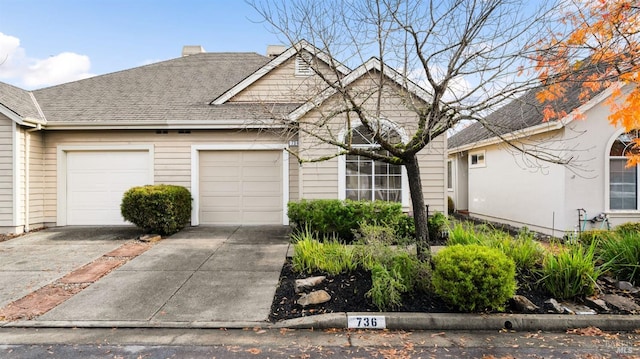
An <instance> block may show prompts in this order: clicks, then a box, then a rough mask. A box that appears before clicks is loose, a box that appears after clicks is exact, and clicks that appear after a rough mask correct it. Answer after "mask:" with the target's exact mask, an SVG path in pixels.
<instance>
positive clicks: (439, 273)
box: [431, 244, 516, 312]
mask: <svg viewBox="0 0 640 359" xmlns="http://www.w3.org/2000/svg"><path fill="white" fill-rule="evenodd" d="M433 262H434V266H435V268H434V271H433V274H432V277H431V278H432V285H433V288H434V291H435V293H436V294H438V295H439V296H440V297H442V299H443V300H444V301H445V302H446V303H448V304H449V305H450V306H453V307H455V308H457V309H458V310H460V311H464V312H472V311H484V310H486V309H498V310H501V309H503V308H504V304H505V303H506V301H507V300H508V299H510V298H511V297H513V296H514V294H515V291H516V279H515V275H516V274H515V264H514V263H513V260H511V259H510V258H509V257H507V256H506V255H505V254H504V253H502V252H500V251H499V250H497V249H495V248H489V247H486V246H481V245H477V244H470V245H454V246H449V247H446V248H444V249H443V250H441V251H440V252H438V253H437V254H436V255H435V256H434V257H433Z"/></svg>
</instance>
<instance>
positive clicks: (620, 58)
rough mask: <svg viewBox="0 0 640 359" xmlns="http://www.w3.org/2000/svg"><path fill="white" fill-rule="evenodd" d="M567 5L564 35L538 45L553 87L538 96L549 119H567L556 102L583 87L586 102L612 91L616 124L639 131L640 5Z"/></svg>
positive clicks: (611, 0)
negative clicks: (555, 105) (569, 89)
mask: <svg viewBox="0 0 640 359" xmlns="http://www.w3.org/2000/svg"><path fill="white" fill-rule="evenodd" d="M563 5H564V6H563V7H562V9H563V11H562V14H561V19H562V20H560V21H559V22H558V24H559V25H560V26H559V28H560V30H558V28H555V29H554V31H553V32H552V35H551V36H549V37H548V38H547V39H545V40H544V41H542V42H540V43H539V44H538V52H537V57H536V58H535V59H534V61H535V65H536V71H537V73H538V76H539V78H540V80H541V81H542V82H543V83H544V84H546V85H547V86H546V87H545V89H544V90H542V91H541V92H539V93H538V95H537V99H538V101H540V102H541V103H547V105H546V106H545V109H544V110H543V116H544V120H545V121H548V120H551V119H558V118H562V117H564V116H566V113H563V112H562V111H557V110H556V109H555V107H554V106H553V105H552V104H551V102H553V101H559V100H560V101H561V100H562V99H563V98H564V97H565V96H566V92H567V89H568V88H570V87H571V86H577V85H579V86H580V89H579V94H578V99H579V100H581V101H586V100H588V99H589V98H591V97H592V96H593V95H595V94H596V93H598V92H600V91H602V90H604V89H607V88H609V89H610V90H611V96H609V100H608V102H607V104H608V105H609V106H610V109H611V114H610V116H609V118H608V119H609V121H610V122H611V124H612V125H614V126H622V127H623V128H624V129H625V130H627V131H630V130H633V129H639V128H640V87H639V86H637V85H638V84H639V82H640V3H639V2H638V1H637V0H598V1H589V2H588V1H583V0H569V1H567V2H565V3H564V4H563ZM626 85H629V86H627V87H625V86H626ZM623 87H625V90H624V91H623ZM636 145H637V146H640V143H637V144H636ZM638 163H640V156H638V155H636V156H635V158H630V162H629V165H635V164H638Z"/></svg>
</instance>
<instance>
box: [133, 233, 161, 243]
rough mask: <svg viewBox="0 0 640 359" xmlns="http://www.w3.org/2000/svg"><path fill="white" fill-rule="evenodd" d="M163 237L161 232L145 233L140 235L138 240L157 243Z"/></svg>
mask: <svg viewBox="0 0 640 359" xmlns="http://www.w3.org/2000/svg"><path fill="white" fill-rule="evenodd" d="M161 239H162V237H161V236H160V235H159V234H144V235H142V236H140V237H138V240H139V241H140V242H149V243H155V242H157V241H159V240H161Z"/></svg>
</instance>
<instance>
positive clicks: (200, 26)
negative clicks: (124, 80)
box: [0, 0, 282, 90]
mask: <svg viewBox="0 0 640 359" xmlns="http://www.w3.org/2000/svg"><path fill="white" fill-rule="evenodd" d="M259 21H260V15H259V14H258V13H257V12H256V11H255V10H254V9H253V8H252V7H251V6H249V5H248V4H246V3H245V2H244V1H243V0H0V81H2V82H5V83H9V84H12V85H15V86H18V87H21V88H23V89H27V90H31V89H38V88H43V87H47V86H52V85H56V84H60V83H64V82H69V81H75V80H79V79H82V78H87V77H90V76H95V75H101V74H106V73H111V72H115V71H120V70H124V69H128V68H132V67H136V66H141V65H146V64H149V63H153V62H158V61H162V60H168V59H171V58H176V57H179V56H180V53H181V51H182V47H183V46H184V45H201V46H202V47H204V49H205V50H206V51H207V52H257V53H259V54H263V55H264V54H265V51H266V48H267V45H272V44H279V43H282V41H280V40H279V38H278V36H277V35H275V34H273V33H272V32H271V31H269V30H268V28H267V26H266V25H265V24H263V23H260V22H259Z"/></svg>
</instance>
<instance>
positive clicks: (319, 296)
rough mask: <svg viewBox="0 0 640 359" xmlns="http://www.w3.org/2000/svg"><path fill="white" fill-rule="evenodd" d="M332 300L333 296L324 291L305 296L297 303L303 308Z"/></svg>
mask: <svg viewBox="0 0 640 359" xmlns="http://www.w3.org/2000/svg"><path fill="white" fill-rule="evenodd" d="M330 300H331V296H330V295H329V293H327V292H326V291H324V290H317V291H313V292H311V293H309V294H303V295H302V296H301V297H300V298H299V299H298V300H297V302H296V303H298V304H299V305H301V306H303V307H307V306H310V305H315V304H322V303H326V302H328V301H330Z"/></svg>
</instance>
